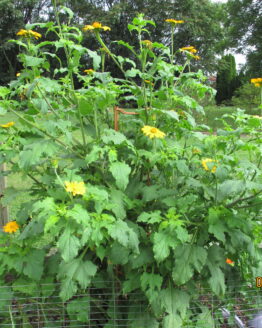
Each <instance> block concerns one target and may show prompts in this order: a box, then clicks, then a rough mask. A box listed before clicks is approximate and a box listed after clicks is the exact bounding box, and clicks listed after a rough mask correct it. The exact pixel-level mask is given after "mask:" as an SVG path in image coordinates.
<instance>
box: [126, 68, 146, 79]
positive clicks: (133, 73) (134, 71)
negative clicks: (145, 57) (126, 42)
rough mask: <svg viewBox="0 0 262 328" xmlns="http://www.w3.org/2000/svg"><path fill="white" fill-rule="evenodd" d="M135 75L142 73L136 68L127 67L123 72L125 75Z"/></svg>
mask: <svg viewBox="0 0 262 328" xmlns="http://www.w3.org/2000/svg"><path fill="white" fill-rule="evenodd" d="M137 75H138V76H140V77H141V75H142V73H141V71H140V70H139V69H137V68H131V69H128V70H127V71H126V74H125V76H126V77H135V76H137Z"/></svg>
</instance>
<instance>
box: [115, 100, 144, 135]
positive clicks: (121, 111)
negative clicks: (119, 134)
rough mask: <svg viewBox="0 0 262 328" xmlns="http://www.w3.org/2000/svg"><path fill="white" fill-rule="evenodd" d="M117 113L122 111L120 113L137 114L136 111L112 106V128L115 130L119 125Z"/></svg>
mask: <svg viewBox="0 0 262 328" xmlns="http://www.w3.org/2000/svg"><path fill="white" fill-rule="evenodd" d="M119 113H122V114H125V115H138V113H135V112H126V111H124V110H123V108H120V107H117V106H114V129H115V131H118V130H119V127H118V121H119Z"/></svg>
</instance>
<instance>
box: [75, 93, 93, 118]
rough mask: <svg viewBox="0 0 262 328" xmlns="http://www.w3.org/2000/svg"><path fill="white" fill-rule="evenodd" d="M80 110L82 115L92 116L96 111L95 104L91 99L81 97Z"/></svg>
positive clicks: (79, 100) (79, 101)
mask: <svg viewBox="0 0 262 328" xmlns="http://www.w3.org/2000/svg"><path fill="white" fill-rule="evenodd" d="M78 110H79V111H80V113H81V114H82V115H84V116H85V115H90V113H92V112H93V111H94V104H93V102H92V101H91V99H89V98H84V97H81V98H79V99H78Z"/></svg>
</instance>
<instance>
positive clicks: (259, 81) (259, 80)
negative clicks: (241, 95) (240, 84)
mask: <svg viewBox="0 0 262 328" xmlns="http://www.w3.org/2000/svg"><path fill="white" fill-rule="evenodd" d="M250 82H251V83H253V84H254V85H255V87H262V77H258V78H256V79H251V80H250Z"/></svg>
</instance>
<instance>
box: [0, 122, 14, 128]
mask: <svg viewBox="0 0 262 328" xmlns="http://www.w3.org/2000/svg"><path fill="white" fill-rule="evenodd" d="M13 125H15V122H8V123H6V124H0V126H1V127H2V128H10V127H11V126H13Z"/></svg>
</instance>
